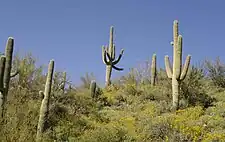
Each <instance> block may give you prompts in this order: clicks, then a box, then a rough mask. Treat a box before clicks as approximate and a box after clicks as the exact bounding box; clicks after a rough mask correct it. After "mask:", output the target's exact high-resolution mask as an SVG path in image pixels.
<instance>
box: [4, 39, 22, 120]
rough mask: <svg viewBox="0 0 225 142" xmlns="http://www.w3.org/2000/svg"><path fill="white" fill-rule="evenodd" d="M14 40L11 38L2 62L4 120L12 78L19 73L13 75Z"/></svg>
mask: <svg viewBox="0 0 225 142" xmlns="http://www.w3.org/2000/svg"><path fill="white" fill-rule="evenodd" d="M13 46H14V39H13V38H12V37H9V38H8V40H7V44H6V48H5V56H4V55H1V61H0V90H1V93H0V107H1V108H0V109H1V110H0V113H1V114H0V115H1V117H2V118H3V117H4V113H5V112H6V110H5V109H6V108H5V102H6V101H7V95H8V90H9V83H10V78H12V77H14V76H16V75H17V74H18V73H19V71H18V70H17V71H16V72H14V73H11V69H12V57H13Z"/></svg>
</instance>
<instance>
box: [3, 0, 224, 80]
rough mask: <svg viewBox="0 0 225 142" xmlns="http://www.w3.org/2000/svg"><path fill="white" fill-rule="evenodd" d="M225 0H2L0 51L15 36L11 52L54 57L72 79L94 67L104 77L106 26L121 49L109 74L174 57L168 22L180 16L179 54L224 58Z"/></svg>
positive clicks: (44, 58) (41, 59)
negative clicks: (116, 63) (113, 32)
mask: <svg viewBox="0 0 225 142" xmlns="http://www.w3.org/2000/svg"><path fill="white" fill-rule="evenodd" d="M224 14H225V1H224V0H217V1H210V0H208V1H206V0H198V1H196V0H188V1H187V0H186V1H181V0H180V1H178V0H157V1H156V0H155V1H150V0H139V1H138V0H64V1H63V0H36V1H30V0H20V1H18V0H11V1H1V3H0V18H1V20H0V50H1V51H4V48H5V43H6V40H7V38H8V36H13V37H14V38H15V53H16V52H20V53H23V54H24V53H28V52H32V54H33V55H34V56H35V57H37V58H38V62H39V64H48V62H49V60H50V59H55V62H56V70H58V71H63V70H65V71H67V72H68V74H69V75H70V76H71V79H72V81H73V82H74V83H76V84H79V82H80V76H81V75H84V74H85V72H93V73H94V74H95V76H96V78H97V80H98V82H99V83H103V82H104V77H105V65H104V64H103V62H102V59H101V45H103V44H108V40H109V28H110V26H111V25H113V26H114V27H115V44H116V47H117V56H118V53H119V51H120V49H121V48H124V49H125V52H124V56H123V57H122V59H121V61H120V63H119V64H118V65H117V66H118V67H123V68H125V70H124V71H123V72H116V71H114V72H113V77H117V76H120V75H123V74H126V73H127V72H128V71H129V68H131V67H135V66H137V65H138V64H139V63H142V62H144V61H145V60H147V59H149V58H150V57H151V56H152V54H153V53H156V54H157V61H158V62H157V66H158V67H163V68H164V56H165V55H166V54H168V55H169V56H170V59H172V47H171V45H170V41H171V40H172V24H173V20H175V19H177V20H179V29H180V34H182V35H183V58H185V57H186V55H187V54H191V55H192V61H191V63H192V64H195V63H198V62H199V61H201V60H204V59H206V58H208V59H215V58H216V57H217V56H220V58H221V60H222V61H225V56H224V55H225V52H224V51H225V46H224V41H225V16H224Z"/></svg>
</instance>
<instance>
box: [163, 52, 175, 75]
mask: <svg viewBox="0 0 225 142" xmlns="http://www.w3.org/2000/svg"><path fill="white" fill-rule="evenodd" d="M165 67H166V73H167V76H168V78H172V76H173V73H172V69H171V65H170V59H169V56H168V55H166V56H165Z"/></svg>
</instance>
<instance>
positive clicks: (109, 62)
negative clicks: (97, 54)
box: [102, 26, 124, 86]
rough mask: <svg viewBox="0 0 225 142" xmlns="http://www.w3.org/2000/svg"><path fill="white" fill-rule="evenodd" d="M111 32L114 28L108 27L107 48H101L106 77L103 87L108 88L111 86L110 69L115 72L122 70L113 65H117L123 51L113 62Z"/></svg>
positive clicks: (113, 47) (114, 52)
mask: <svg viewBox="0 0 225 142" xmlns="http://www.w3.org/2000/svg"><path fill="white" fill-rule="evenodd" d="M113 32H114V28H113V27H112V26H111V27H110V38H109V47H105V46H102V60H103V63H104V64H105V65H106V77H105V85H106V86H109V85H110V84H111V81H110V78H111V74H112V68H113V69H115V70H117V71H122V70H123V69H122V68H118V67H116V66H115V65H116V64H117V63H119V61H120V59H121V57H122V55H123V52H124V50H123V49H122V50H121V51H120V55H119V56H118V58H117V59H116V60H115V54H116V51H115V48H116V47H115V44H114V43H113Z"/></svg>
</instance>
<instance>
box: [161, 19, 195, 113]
mask: <svg viewBox="0 0 225 142" xmlns="http://www.w3.org/2000/svg"><path fill="white" fill-rule="evenodd" d="M171 44H172V45H173V70H172V69H171V65H170V61H169V56H168V55H166V56H165V67H166V72H167V76H168V77H169V78H171V79H172V94H173V109H174V110H177V109H178V108H179V92H180V82H181V81H182V80H184V79H185V77H186V75H187V72H188V69H189V65H190V60H191V56H190V55H188V56H187V57H186V60H185V64H184V67H183V70H182V36H181V35H178V21H177V20H175V21H174V23H173V42H171Z"/></svg>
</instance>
